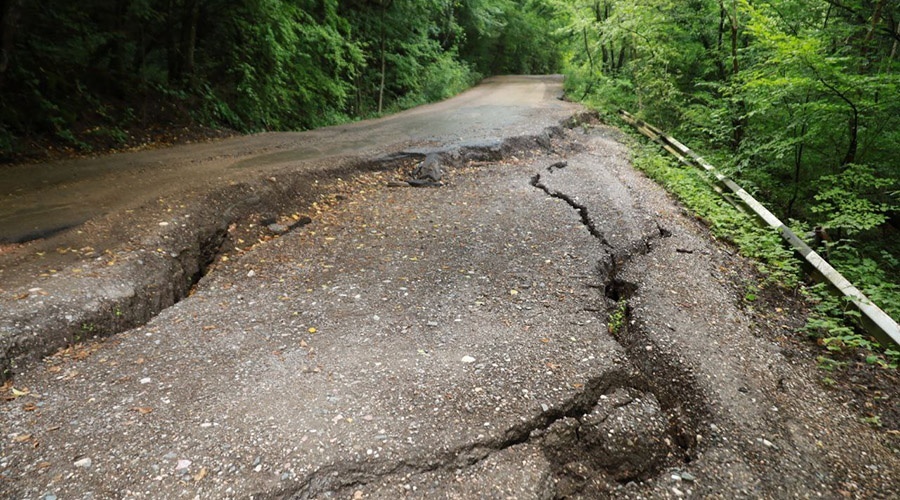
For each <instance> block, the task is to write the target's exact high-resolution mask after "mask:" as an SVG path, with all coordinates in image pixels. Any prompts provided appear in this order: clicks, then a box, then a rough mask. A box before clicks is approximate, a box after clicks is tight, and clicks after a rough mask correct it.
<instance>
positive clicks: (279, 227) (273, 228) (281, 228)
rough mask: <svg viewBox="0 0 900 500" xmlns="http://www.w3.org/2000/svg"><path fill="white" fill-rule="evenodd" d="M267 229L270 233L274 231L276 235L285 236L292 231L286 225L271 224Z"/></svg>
mask: <svg viewBox="0 0 900 500" xmlns="http://www.w3.org/2000/svg"><path fill="white" fill-rule="evenodd" d="M267 227H268V229H269V231H272V232H273V233H275V234H284V233H286V232H288V230H290V228H289V227H287V226H285V225H284V224H269V225H268V226H267Z"/></svg>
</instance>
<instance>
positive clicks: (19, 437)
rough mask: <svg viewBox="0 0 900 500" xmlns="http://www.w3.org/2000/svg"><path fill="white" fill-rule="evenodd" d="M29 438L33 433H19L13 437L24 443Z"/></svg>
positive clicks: (17, 441)
mask: <svg viewBox="0 0 900 500" xmlns="http://www.w3.org/2000/svg"><path fill="white" fill-rule="evenodd" d="M29 439H31V434H19V435H18V436H16V437H14V438H13V441H15V442H16V443H24V442H25V441H28V440H29Z"/></svg>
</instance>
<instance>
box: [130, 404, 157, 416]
mask: <svg viewBox="0 0 900 500" xmlns="http://www.w3.org/2000/svg"><path fill="white" fill-rule="evenodd" d="M131 411H136V412H138V413H140V414H141V415H146V414H148V413H150V412H152V411H153V408H150V407H149V406H135V407H134V408H132V409H131Z"/></svg>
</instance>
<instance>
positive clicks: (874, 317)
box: [619, 110, 900, 348]
mask: <svg viewBox="0 0 900 500" xmlns="http://www.w3.org/2000/svg"><path fill="white" fill-rule="evenodd" d="M619 115H620V116H621V118H622V119H623V120H624V121H625V122H626V123H628V124H629V125H631V126H633V127H634V128H635V129H637V131H638V132H640V133H641V134H643V135H645V136H647V137H648V138H650V139H651V140H653V141H654V142H656V143H658V144H659V145H660V146H662V148H663V149H665V150H666V151H668V152H669V153H671V154H672V155H673V156H675V157H676V158H678V161H680V162H682V163H684V164H687V165H693V166H696V167H700V168H703V169H704V170H706V171H707V172H709V173H710V174H712V175H713V176H714V177H715V178H716V180H717V181H718V182H719V183H721V184H722V185H723V186H724V187H726V188H727V189H728V190H729V191H731V192H732V193H733V194H734V195H735V196H736V197H737V198H738V199H740V201H741V202H742V203H743V204H744V205H746V207H747V208H748V209H750V210H751V211H752V212H753V213H754V214H755V215H756V216H757V217H759V218H760V219H761V220H762V221H763V222H764V223H765V224H766V225H768V226H769V227H771V228H772V229H774V230H776V231H778V232H779V234H781V237H782V238H783V239H784V240H785V241H786V242H787V243H788V244H789V245H790V246H791V247H792V248H793V249H794V250H795V251H796V252H797V253H799V254H800V255H801V256H802V257H803V258H804V259H805V260H806V262H807V263H809V265H811V266H812V268H813V269H814V270H815V272H816V273H818V274H819V275H820V277H821V278H822V279H824V280H825V281H826V282H827V283H829V284H830V285H831V286H832V287H833V288H834V289H835V290H836V291H837V292H838V293H840V294H842V295H843V296H844V297H846V298H847V299H849V300H850V302H851V303H852V304H853V306H854V307H855V308H856V309H857V310H858V311H859V312H860V313H861V320H862V321H861V323H862V327H863V328H864V329H865V330H866V331H867V332H868V333H869V334H870V335H872V336H873V337H875V338H876V339H877V340H878V342H879V343H881V345H883V346H885V347H888V346H890V345H891V344H893V346H894V348H900V326H898V325H897V322H896V321H894V320H893V319H892V318H891V317H890V316H888V315H887V313H885V312H884V311H883V310H882V309H881V308H880V307H878V306H877V305H875V304H874V303H873V302H872V301H871V300H869V298H868V297H866V296H865V295H864V294H863V293H862V292H860V291H859V289H857V288H856V287H855V286H853V284H852V283H850V282H849V281H848V280H847V279H846V278H844V276H843V275H841V273H839V272H838V271H837V270H836V269H835V268H833V267H832V266H831V264H829V263H828V262H827V261H826V260H825V259H823V258H822V256H820V255H819V254H818V253H816V251H815V250H813V249H812V248H810V246H809V245H807V244H806V242H804V241H803V240H801V239H800V238H799V237H798V236H797V234H796V233H794V232H793V231H791V229H790V228H788V227H787V226H786V225H784V223H783V222H781V220H779V219H778V217H776V216H775V215H774V214H772V212H770V211H769V210H768V209H767V208H766V207H765V206H763V204H762V203H760V202H759V201H757V200H756V199H755V198H753V197H752V196H750V193H748V192H747V191H745V190H744V188H742V187H740V186H739V185H737V183H735V182H734V181H732V180H731V179H730V178H728V177H727V176H725V175H723V174H721V173H720V172H718V171H717V170H716V168H715V167H713V166H712V165H710V164H709V163H708V162H707V161H706V160H704V159H703V158H702V157H701V156H700V155H698V154H697V153H695V152H693V151H691V149H690V148H688V147H687V146H685V145H684V144H682V143H681V142H679V141H678V140H676V139H675V138H674V137H671V136H669V135H667V134H665V133H664V132H663V131H661V130H660V129H658V128H656V127H654V126H653V125H650V124H649V123H647V122H645V121H643V120H640V119H638V118H636V117H635V116H634V115H632V114H631V113H629V112H627V111H625V110H619Z"/></svg>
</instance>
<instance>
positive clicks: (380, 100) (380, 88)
mask: <svg viewBox="0 0 900 500" xmlns="http://www.w3.org/2000/svg"><path fill="white" fill-rule="evenodd" d="M385 10H387V7H386V6H385V4H381V84H380V85H378V114H381V109H382V105H383V104H384V73H385V69H386V65H385V57H384V11H385Z"/></svg>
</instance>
